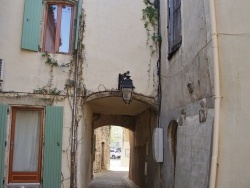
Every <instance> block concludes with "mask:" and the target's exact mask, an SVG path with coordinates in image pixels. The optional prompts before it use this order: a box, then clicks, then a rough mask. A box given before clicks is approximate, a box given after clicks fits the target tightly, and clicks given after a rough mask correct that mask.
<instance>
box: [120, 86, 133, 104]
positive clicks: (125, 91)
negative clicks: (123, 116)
mask: <svg viewBox="0 0 250 188" xmlns="http://www.w3.org/2000/svg"><path fill="white" fill-rule="evenodd" d="M132 91H133V88H122V98H123V100H124V102H125V103H126V104H129V103H130V102H131V98H132Z"/></svg>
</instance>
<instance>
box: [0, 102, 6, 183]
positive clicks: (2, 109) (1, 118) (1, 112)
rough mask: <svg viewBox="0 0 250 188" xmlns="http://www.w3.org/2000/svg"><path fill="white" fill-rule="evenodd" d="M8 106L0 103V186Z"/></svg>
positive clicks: (2, 174)
mask: <svg viewBox="0 0 250 188" xmlns="http://www.w3.org/2000/svg"><path fill="white" fill-rule="evenodd" d="M7 110H8V106H7V105H5V104H0V188H3V180H4V179H3V178H4V155H5V137H6V120H7Z"/></svg>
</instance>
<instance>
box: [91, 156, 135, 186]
mask: <svg viewBox="0 0 250 188" xmlns="http://www.w3.org/2000/svg"><path fill="white" fill-rule="evenodd" d="M110 164H111V166H110V170H106V171H103V172H99V173H95V174H94V179H93V180H92V182H91V184H90V186H89V188H138V187H137V186H136V185H135V184H134V183H133V182H132V181H131V180H129V178H128V168H126V167H125V168H124V167H121V166H120V160H116V159H113V160H110Z"/></svg>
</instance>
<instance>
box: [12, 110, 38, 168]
mask: <svg viewBox="0 0 250 188" xmlns="http://www.w3.org/2000/svg"><path fill="white" fill-rule="evenodd" d="M40 118H41V117H40V113H39V112H38V111H17V112H16V122H15V136H14V156H13V169H12V170H13V171H14V172H34V171H37V170H38V154H39V135H40V129H39V125H40Z"/></svg>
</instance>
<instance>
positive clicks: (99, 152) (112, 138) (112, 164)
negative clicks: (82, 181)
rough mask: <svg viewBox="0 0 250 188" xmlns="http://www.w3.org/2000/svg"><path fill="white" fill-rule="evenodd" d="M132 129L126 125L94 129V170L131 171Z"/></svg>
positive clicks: (95, 172) (95, 171) (96, 171)
mask: <svg viewBox="0 0 250 188" xmlns="http://www.w3.org/2000/svg"><path fill="white" fill-rule="evenodd" d="M130 136H131V131H130V130H129V129H126V128H124V127H120V126H114V125H106V126H102V127H99V128H96V129H94V134H93V139H94V140H93V141H94V146H93V147H94V148H93V149H94V160H93V172H94V176H95V175H97V173H99V172H102V171H105V170H110V171H124V172H127V173H128V172H129V161H130V142H129V140H130Z"/></svg>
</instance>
